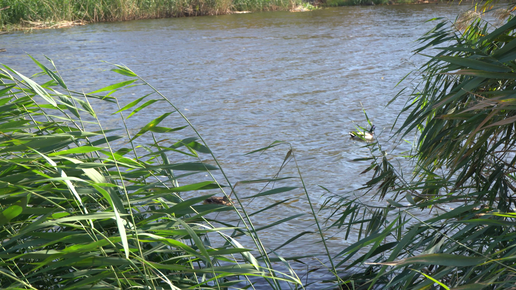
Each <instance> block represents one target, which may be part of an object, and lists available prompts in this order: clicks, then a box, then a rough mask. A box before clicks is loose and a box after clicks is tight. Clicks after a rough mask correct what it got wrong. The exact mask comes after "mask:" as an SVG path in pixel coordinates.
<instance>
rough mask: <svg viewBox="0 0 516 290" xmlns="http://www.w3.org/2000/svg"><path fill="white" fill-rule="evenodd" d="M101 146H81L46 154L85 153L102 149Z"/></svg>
mask: <svg viewBox="0 0 516 290" xmlns="http://www.w3.org/2000/svg"><path fill="white" fill-rule="evenodd" d="M104 149H105V148H103V147H93V146H81V147H76V148H72V149H68V150H63V151H59V152H55V153H51V154H48V156H59V155H68V154H85V153H90V152H95V151H99V150H104Z"/></svg>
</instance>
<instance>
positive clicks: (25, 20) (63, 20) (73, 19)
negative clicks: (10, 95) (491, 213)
mask: <svg viewBox="0 0 516 290" xmlns="http://www.w3.org/2000/svg"><path fill="white" fill-rule="evenodd" d="M417 2H421V1H418V0H395V1H393V0H308V1H307V0H305V1H303V0H154V1H149V0H147V1H141V0H101V1H98V0H0V30H21V29H39V28H62V27H67V26H73V25H81V24H84V23H88V22H111V21H127V20H136V19H152V18H168V17H184V16H202V15H221V14H229V13H235V12H239V11H275V10H284V11H292V12H301V11H311V10H315V9H317V7H321V6H346V5H388V4H394V3H417ZM299 7H304V8H303V9H299Z"/></svg>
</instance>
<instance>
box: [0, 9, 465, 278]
mask: <svg viewBox="0 0 516 290" xmlns="http://www.w3.org/2000/svg"><path fill="white" fill-rule="evenodd" d="M467 8H468V7H466V6H457V5H448V4H440V5H435V4H432V5H400V6H374V7H371V6H368V7H342V8H331V9H323V10H319V11H314V12H307V13H287V12H270V13H253V14H239V15H226V16H214V17H197V18H178V19H159V20H144V21H132V22H120V23H101V24H92V25H87V26H82V27H74V28H69V29H59V30H41V31H33V32H32V33H22V32H17V33H13V34H8V35H2V36H0V48H6V49H7V52H4V53H0V62H1V63H3V64H6V65H9V66H11V67H12V68H14V69H16V70H19V71H20V72H22V73H26V74H32V73H34V72H36V68H35V65H34V64H33V63H32V62H31V60H30V59H29V58H28V57H27V56H26V54H31V55H32V56H34V57H36V58H38V59H39V60H40V61H44V58H43V56H44V55H45V56H48V57H50V58H52V59H53V60H54V61H55V63H56V65H57V66H58V68H60V72H61V74H62V75H63V76H64V78H65V80H66V81H67V82H68V85H69V86H71V87H73V88H74V89H76V90H84V91H86V92H87V91H91V90H93V89H98V88H101V87H103V86H105V85H108V84H111V83H114V82H118V81H120V80H121V78H120V76H119V75H117V74H114V73H111V72H108V71H107V70H109V69H111V68H112V66H110V65H109V64H107V63H103V62H101V61H107V62H110V63H118V64H125V65H127V66H129V67H130V68H131V69H132V70H133V71H135V72H136V73H138V74H139V75H140V76H142V77H143V78H145V79H146V80H147V81H148V82H149V83H151V84H152V85H154V86H155V87H156V88H157V89H159V90H160V91H161V92H162V93H163V94H164V95H166V96H167V97H169V98H170V99H171V100H172V102H173V103H174V104H175V105H176V106H177V107H178V108H179V109H180V110H181V111H182V112H183V113H184V114H185V115H186V116H187V117H188V118H189V119H190V120H191V122H192V123H193V124H194V125H195V126H196V128H197V129H198V130H199V132H200V133H201V134H202V135H203V137H204V138H205V140H206V141H207V143H208V144H209V145H210V147H211V148H212V150H213V151H214V152H215V155H216V156H217V157H218V158H219V161H220V162H221V164H222V167H223V168H224V170H225V172H226V174H227V175H228V177H229V179H230V180H231V182H232V183H236V182H237V181H242V180H251V179H259V178H267V177H268V178H270V177H272V176H273V175H274V174H275V173H276V172H277V170H278V169H279V167H280V165H281V163H282V161H283V158H284V156H285V154H286V153H287V150H288V147H287V146H283V147H277V148H275V149H274V150H272V151H271V152H270V153H267V154H263V155H259V154H255V155H244V153H246V152H249V151H252V150H254V149H257V148H261V147H264V146H267V145H269V144H270V143H272V142H273V141H275V140H281V141H286V142H289V143H290V144H292V147H293V148H294V150H295V155H296V157H297V161H298V164H299V168H300V171H301V173H302V175H303V178H304V182H305V184H306V186H307V189H308V192H309V194H310V197H311V199H312V202H313V203H314V206H315V208H316V209H318V208H319V207H320V205H321V204H322V202H323V201H324V199H325V196H324V193H325V191H324V190H323V189H322V188H321V187H319V185H321V186H324V187H325V188H327V189H328V190H329V191H330V192H332V193H333V194H338V195H341V196H351V192H352V191H353V190H354V189H356V188H358V187H360V186H361V185H362V184H363V183H364V181H365V180H366V178H367V176H362V175H360V174H359V173H360V172H361V171H362V170H363V169H365V167H366V166H367V164H368V163H367V162H354V161H352V160H353V159H355V158H361V157H367V156H368V150H367V149H365V148H363V147H362V146H363V144H362V143H360V142H355V141H353V140H351V139H350V138H349V136H348V134H347V133H348V131H349V130H353V129H354V128H355V124H356V125H361V126H367V123H366V119H365V116H364V113H363V110H362V106H363V108H364V109H365V111H366V112H367V115H368V116H369V118H370V119H371V120H372V121H373V122H374V124H376V126H377V133H378V134H379V137H378V139H379V140H380V142H381V143H382V145H383V147H384V149H389V148H390V147H391V146H392V145H391V144H389V137H390V136H391V132H390V127H391V126H392V125H393V123H394V120H395V118H396V116H397V114H398V112H399V111H400V109H401V108H402V105H403V104H404V102H405V100H406V98H401V99H400V100H399V101H396V102H395V103H394V104H392V105H391V106H389V107H385V105H386V104H387V102H388V101H389V100H390V99H392V98H393V97H394V96H395V95H396V93H397V92H398V91H399V90H400V89H401V87H398V88H395V87H394V86H395V85H396V83H397V82H398V81H399V80H400V79H401V78H402V77H403V76H405V75H406V74H407V73H409V72H410V71H412V70H413V69H415V68H416V67H417V65H418V64H421V63H422V62H423V61H424V59H423V58H422V57H419V56H416V57H414V56H412V53H411V51H412V49H414V48H415V45H416V43H415V40H416V39H417V38H418V37H419V36H421V35H422V34H423V33H424V32H426V31H427V30H428V29H430V28H431V27H432V26H433V25H434V24H435V23H425V21H426V20H428V19H430V18H434V17H444V18H447V19H449V20H454V19H455V17H456V16H457V15H458V14H459V13H460V12H461V11H465V10H466V9H467ZM413 85H414V84H413V83H411V82H409V81H408V82H405V83H403V86H408V87H411V86H413ZM137 97H140V95H137V94H136V95H123V94H122V95H120V101H121V103H123V104H126V103H128V102H130V101H132V100H134V99H135V98H137ZM95 109H96V111H97V112H99V113H100V114H101V115H102V116H104V118H106V119H107V118H110V119H109V120H108V121H107V123H108V126H110V127H121V126H122V124H121V123H120V120H117V119H112V117H109V116H110V113H112V112H113V108H112V107H97V108H95ZM152 110H153V111H152V113H151V112H150V111H147V113H145V114H143V115H141V116H139V117H133V118H131V119H129V121H128V124H129V126H131V127H134V128H136V126H142V125H143V124H145V123H146V122H148V121H149V120H151V119H153V118H155V117H157V116H159V115H161V114H163V113H165V112H166V111H169V110H170V108H169V107H166V108H165V107H154V108H153V109H152ZM177 121H178V119H177V118H176V119H175V118H169V119H167V120H166V121H165V122H164V123H162V125H163V126H168V127H177V126H179V125H182V124H176V123H174V122H177ZM179 136H181V135H177V136H176V135H174V134H171V136H169V138H170V139H171V140H176V139H177V138H179ZM293 165H294V164H293V162H291V163H290V164H289V165H288V166H287V168H286V169H285V171H284V172H285V173H283V174H282V175H281V176H297V172H296V170H295V167H294V166H293ZM221 182H222V181H221ZM284 185H296V186H300V185H301V183H300V182H299V180H291V181H288V182H284V183H278V184H276V185H275V186H284ZM259 188H260V186H254V187H250V186H244V185H238V186H237V193H238V194H239V196H241V197H246V196H251V195H254V194H257V193H258V191H257V190H258V189H259ZM286 198H291V200H290V201H289V202H287V203H284V204H282V205H281V206H279V207H276V208H274V209H273V210H270V211H265V212H264V213H262V214H260V215H258V216H255V219H254V222H255V226H256V227H260V226H264V225H267V224H268V223H271V222H274V221H276V220H279V219H282V218H286V217H288V216H291V215H294V214H298V213H306V214H307V215H305V216H304V217H300V218H297V219H295V220H291V221H289V222H287V223H284V224H281V225H279V226H276V227H273V228H271V229H268V230H267V231H265V232H264V233H262V235H261V237H262V238H263V242H264V243H265V245H266V246H267V247H269V248H275V247H277V246H278V245H280V244H282V243H283V242H285V241H286V240H287V239H289V238H290V237H293V236H295V235H296V234H297V233H300V232H302V231H305V230H315V227H314V226H313V225H314V222H313V217H311V216H310V214H309V213H310V208H309V207H308V205H307V201H306V197H305V195H304V193H303V191H302V190H294V191H289V192H287V193H284V194H281V195H280V196H275V195H272V196H268V197H265V198H259V199H256V200H255V201H254V202H251V203H249V204H248V212H254V211H256V210H258V209H260V208H263V207H265V206H267V205H269V204H272V203H274V202H276V201H279V200H282V199H286ZM362 201H363V202H368V203H370V202H371V201H370V200H369V197H363V198H362ZM374 202H375V203H377V202H378V201H374ZM245 204H247V202H246V203H245ZM325 215H326V213H324V212H323V213H320V216H319V217H320V218H323V217H324V216H325ZM219 217H220V216H219ZM330 234H335V236H334V237H333V238H332V239H330V240H329V246H330V250H331V251H332V253H333V254H335V253H338V252H340V251H341V250H342V249H343V248H344V247H346V246H348V245H350V244H351V243H353V242H354V241H355V239H356V234H353V233H352V234H351V238H350V239H348V240H344V238H343V235H340V234H336V233H333V232H330V233H329V235H330ZM319 240H320V239H319V237H318V236H317V235H315V234H314V235H305V236H303V237H302V238H301V239H300V240H298V241H296V242H295V243H292V244H290V245H288V246H287V247H285V248H283V249H282V250H280V251H279V253H280V254H282V255H285V256H303V255H315V256H316V257H318V258H319V259H321V261H323V262H326V261H327V259H325V258H324V256H323V255H322V254H323V253H324V250H323V247H322V245H321V244H320V243H315V242H317V241H319ZM242 243H244V245H245V244H249V241H247V240H242ZM250 246H251V245H250ZM305 261H308V263H309V264H310V265H312V267H321V265H320V264H319V262H318V261H316V260H315V259H313V258H311V259H305ZM294 266H295V267H296V268H299V269H300V271H301V272H302V271H303V266H302V265H294ZM321 268H322V269H321V270H320V271H318V272H316V273H312V274H310V275H311V276H310V277H309V278H314V279H317V278H318V277H319V276H318V275H323V274H317V273H323V272H325V270H324V268H323V267H321ZM309 280H310V279H309ZM264 287H266V286H264Z"/></svg>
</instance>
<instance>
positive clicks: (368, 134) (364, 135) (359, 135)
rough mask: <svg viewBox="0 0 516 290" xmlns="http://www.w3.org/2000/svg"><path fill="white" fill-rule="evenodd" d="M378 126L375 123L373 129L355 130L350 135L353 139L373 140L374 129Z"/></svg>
mask: <svg viewBox="0 0 516 290" xmlns="http://www.w3.org/2000/svg"><path fill="white" fill-rule="evenodd" d="M375 128H376V126H375V125H373V126H371V129H369V131H365V132H360V131H358V132H354V131H351V132H349V136H351V139H355V138H356V139H361V140H365V141H373V140H374V129H375Z"/></svg>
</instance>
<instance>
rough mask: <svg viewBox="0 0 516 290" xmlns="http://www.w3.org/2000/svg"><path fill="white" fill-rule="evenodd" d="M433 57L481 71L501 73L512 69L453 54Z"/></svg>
mask: <svg viewBox="0 0 516 290" xmlns="http://www.w3.org/2000/svg"><path fill="white" fill-rule="evenodd" d="M435 59H437V60H442V61H446V62H449V63H452V64H456V65H459V66H465V67H469V68H472V69H477V70H482V71H490V72H501V73H507V72H510V71H512V69H511V68H509V67H506V66H504V65H497V64H492V63H489V62H485V61H481V60H477V59H470V58H464V57H455V56H438V57H435Z"/></svg>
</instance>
